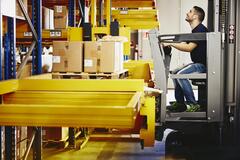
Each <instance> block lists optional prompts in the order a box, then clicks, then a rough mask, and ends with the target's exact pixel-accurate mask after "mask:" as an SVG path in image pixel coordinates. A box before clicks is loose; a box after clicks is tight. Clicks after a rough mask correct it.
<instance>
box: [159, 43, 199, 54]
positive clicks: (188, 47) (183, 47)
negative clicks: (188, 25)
mask: <svg viewBox="0 0 240 160" xmlns="http://www.w3.org/2000/svg"><path fill="white" fill-rule="evenodd" d="M163 45H164V46H171V47H174V48H176V49H178V50H180V51H184V52H191V51H192V50H193V49H194V48H196V47H197V44H196V43H193V42H190V43H186V42H182V43H164V44H163Z"/></svg>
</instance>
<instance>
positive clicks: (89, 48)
mask: <svg viewBox="0 0 240 160" xmlns="http://www.w3.org/2000/svg"><path fill="white" fill-rule="evenodd" d="M122 56H123V47H122V43H121V42H85V43H84V72H106V73H112V72H117V71H120V70H122V69H121V65H120V64H122V63H123V62H122V61H123V59H122Z"/></svg>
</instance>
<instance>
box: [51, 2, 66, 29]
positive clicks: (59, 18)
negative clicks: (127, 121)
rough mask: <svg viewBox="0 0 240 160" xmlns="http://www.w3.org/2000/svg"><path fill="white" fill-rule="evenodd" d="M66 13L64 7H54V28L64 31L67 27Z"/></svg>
mask: <svg viewBox="0 0 240 160" xmlns="http://www.w3.org/2000/svg"><path fill="white" fill-rule="evenodd" d="M67 22H68V11H67V7H66V6H54V28H55V29H64V28H66V27H67Z"/></svg>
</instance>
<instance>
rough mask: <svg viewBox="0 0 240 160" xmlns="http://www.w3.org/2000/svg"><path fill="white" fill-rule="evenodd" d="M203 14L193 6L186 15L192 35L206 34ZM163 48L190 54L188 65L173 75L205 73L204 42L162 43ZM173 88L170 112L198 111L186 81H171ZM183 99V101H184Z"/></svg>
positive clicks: (198, 106)
mask: <svg viewBox="0 0 240 160" xmlns="http://www.w3.org/2000/svg"><path fill="white" fill-rule="evenodd" d="M204 17H205V12H204V10H203V9H202V8H200V7H198V6H194V7H193V8H192V9H191V10H190V11H189V12H188V13H187V14H186V19H185V20H186V21H187V22H188V23H189V24H190V26H191V29H192V33H197V32H208V29H207V28H206V27H205V26H204V25H203V24H202V21H203V20H204ZM163 46H171V47H174V48H176V49H178V50H180V51H184V52H190V56H191V60H192V62H193V63H190V64H188V65H186V66H184V67H181V68H178V69H176V70H174V71H173V74H191V73H205V72H206V52H207V51H206V41H196V42H182V43H164V44H163ZM173 83H174V87H175V99H176V102H174V103H172V104H171V105H170V106H167V109H168V110H169V111H171V112H184V111H187V112H194V111H200V110H201V108H200V105H199V104H197V101H196V99H195V97H194V93H193V90H192V86H191V84H190V82H189V80H188V79H173ZM184 98H185V100H186V101H185V100H184Z"/></svg>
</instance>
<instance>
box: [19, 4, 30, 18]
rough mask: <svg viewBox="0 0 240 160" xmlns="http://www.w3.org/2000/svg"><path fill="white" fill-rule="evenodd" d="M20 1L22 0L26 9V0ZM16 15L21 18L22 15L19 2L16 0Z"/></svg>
mask: <svg viewBox="0 0 240 160" xmlns="http://www.w3.org/2000/svg"><path fill="white" fill-rule="evenodd" d="M22 1H23V5H24V7H25V9H26V10H28V6H27V4H28V0H22ZM16 16H19V17H21V18H23V17H24V15H23V13H22V10H21V8H20V6H19V4H18V3H17V1H16Z"/></svg>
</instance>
